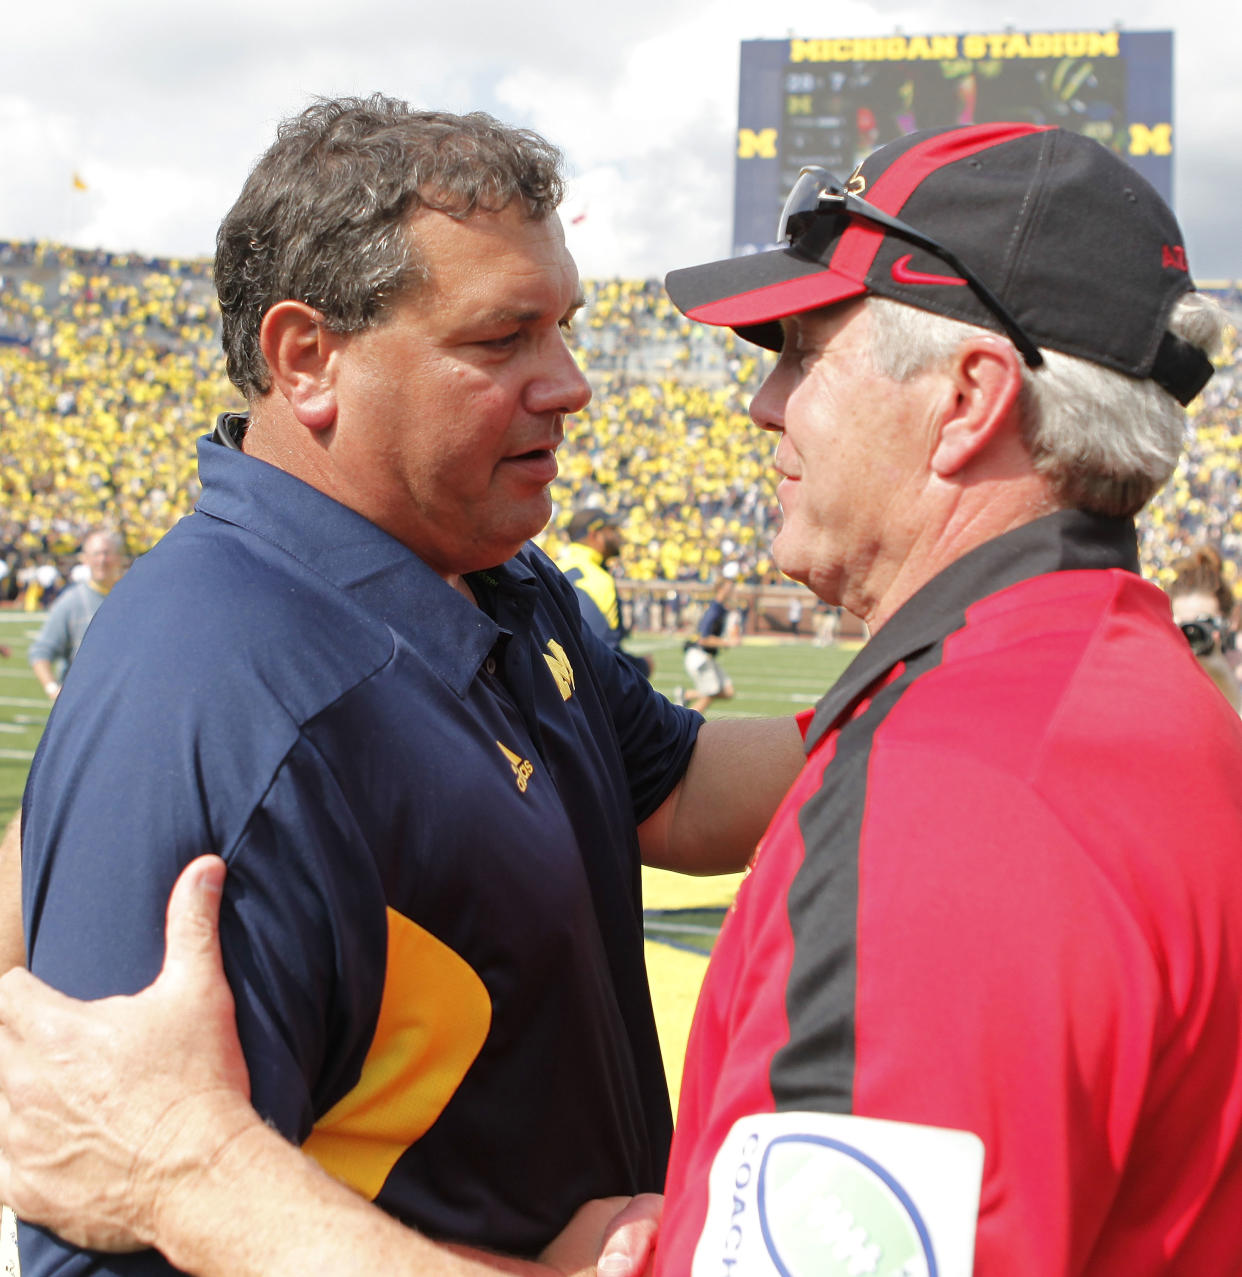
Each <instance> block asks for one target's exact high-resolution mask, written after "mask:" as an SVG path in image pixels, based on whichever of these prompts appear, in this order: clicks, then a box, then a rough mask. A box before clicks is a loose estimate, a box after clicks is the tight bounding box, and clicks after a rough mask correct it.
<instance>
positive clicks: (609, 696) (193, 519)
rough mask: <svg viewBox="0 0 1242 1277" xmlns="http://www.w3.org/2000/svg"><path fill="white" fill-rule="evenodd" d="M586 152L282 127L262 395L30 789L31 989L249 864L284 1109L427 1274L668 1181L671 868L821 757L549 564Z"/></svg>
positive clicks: (244, 368) (742, 840)
mask: <svg viewBox="0 0 1242 1277" xmlns="http://www.w3.org/2000/svg"><path fill="white" fill-rule="evenodd" d="M559 164H560V157H559V154H558V153H557V152H556V151H555V149H554V148H552V147H551V146H550V145H549V144H548V143H546V142H545V141H544V140H543V139H542V138H540V137H538V136H537V135H534V134H531V133H528V132H525V131H522V130H515V129H511V128H508V127H506V126H503V125H501V124H499V123H498V122H496V121H495V120H493V119H491V117H488V116H485V115H482V114H474V115H469V116H455V115H449V114H445V113H440V112H430V111H414V110H411V109H410V108H409V107H408V106H406V105H405V104H404V103H400V102H396V101H394V100H392V99H386V98H380V97H375V98H371V99H367V100H357V99H344V100H338V101H332V100H322V101H318V102H316V103H315V104H313V105H312V106H311V107H309V108H308V109H307V110H306V111H305V112H303V113H302V114H301V115H299V116H297V117H295V118H293V119H291V120H288V121H286V122H285V123H284V124H283V125H282V126H281V128H280V131H279V134H278V137H277V140H276V142H275V143H274V145H273V146H272V147H271V148H270V149H269V151H268V152H267V153H266V154H265V155H264V156H263V157H262V158H261V159H260V161H259V163H258V164H257V165H256V167H255V169H254V170H253V172H252V173H251V175H250V177H249V179H248V180H247V182H246V185H245V187H244V189H243V191H242V194H241V196H240V198H239V199H238V201H237V203H236V204H235V205H234V207H233V209H232V210H231V211H230V212H229V214H228V215H227V216H226V218H225V220H224V223H223V225H222V226H221V229H220V233H219V237H218V251H217V257H216V271H215V275H216V282H217V288H218V291H219V297H220V306H221V313H222V317H223V342H224V347H225V352H226V356H227V361H228V370H229V375H230V377H231V379H232V380H233V382H234V384H235V385H236V386H237V388H238V390H239V391H240V392H241V393H242V394H243V395H244V396H245V398H246V401H247V406H248V411H247V412H245V413H226V414H225V415H224V416H222V417H221V418H220V420H219V421H218V422H217V424H216V427H215V429H214V430H213V431H212V432H211V433H210V434H208V435H206V436H205V437H204V438H203V439H202V440H201V441H200V442H199V446H198V456H199V476H200V479H201V483H202V496H201V498H200V500H199V502H198V505H197V507H196V510H195V512H194V513H193V514H192V515H191V516H190V517H188V518H186V519H184V520H183V521H182V522H181V523H179V524H178V525H177V526H176V527H175V528H174V529H173V530H172V531H171V532H170V533H169V534H168V535H167V536H166V537H165V538H164V539H163V540H162V541H161V542H160V544H159V545H158V546H156V547H155V549H154V550H152V551H151V552H150V553H148V554H147V555H145V556H144V557H143V558H142V560H140V562H139V563H138V564H137V565H136V566H135V567H134V568H133V569H131V571H130V572H129V573H128V574H127V575H126V577H125V578H124V579H123V580H122V581H121V582H120V584H119V585H118V586H117V587H116V589H115V590H114V591H113V594H112V596H111V598H110V600H109V606H108V607H107V608H104V609H102V610H101V611H100V613H99V615H98V616H97V617H96V619H95V621H94V622H93V624H92V626H91V629H90V632H89V633H88V635H87V637H86V640H85V641H84V642H83V644H82V647H81V650H80V652H79V655H78V657H77V660H76V662H75V668H74V677H73V678H71V679H70V680H69V681H68V683H67V684H66V685H65V687H64V689H63V691H62V693H61V695H60V696H59V698H58V699H57V702H56V704H55V706H54V707H53V710H52V714H51V716H50V719H49V722H48V727H47V731H46V733H45V735H44V736H43V739H42V742H41V744H40V747H39V750H38V753H37V756H36V758H35V761H34V764H33V766H32V768H31V774H30V780H29V784H28V788H27V791H26V796H25V801H24V808H23V849H22V854H23V864H22V878H23V882H22V891H23V913H24V922H25V930H26V937H27V943H28V950H29V963H30V969H31V971H33V972H34V973H35V975H37V976H38V977H40V978H41V979H42V980H44V981H46V982H47V983H48V984H50V985H51V986H53V987H54V988H56V989H58V990H61V991H63V992H64V993H67V994H70V995H73V996H75V997H79V998H89V999H101V998H107V997H109V995H115V994H126V993H133V992H135V991H136V990H139V989H142V988H143V987H144V986H146V985H147V984H149V983H150V981H151V980H152V978H153V977H154V976H155V975H156V973H157V972H158V970H159V969H160V963H161V959H162V955H163V946H162V944H161V941H160V937H161V932H162V920H163V917H164V909H165V902H166V899H167V897H168V893H169V890H170V888H171V887H172V885H173V882H174V881H175V880H176V879H177V877H178V875H179V874H180V873H181V871H182V870H183V869H184V868H185V866H186V865H187V864H189V863H190V862H191V861H193V860H194V859H195V858H196V857H197V856H198V855H199V854H200V853H201V852H204V851H207V852H213V853H215V854H216V855H218V856H219V857H221V858H222V859H223V860H224V861H225V863H226V864H227V868H228V879H227V883H226V885H225V887H224V895H223V903H222V910H221V941H222V946H223V954H224V966H225V970H226V972H227V975H228V979H229V983H230V985H231V988H232V994H233V997H234V999H235V1001H236V1011H237V1021H238V1028H239V1032H240V1041H241V1046H242V1048H243V1050H244V1067H245V1068H246V1070H247V1071H248V1075H249V1088H250V1095H251V1098H252V1100H253V1102H254V1106H255V1108H256V1110H257V1113H258V1114H259V1116H260V1117H261V1119H262V1120H263V1122H264V1123H266V1124H267V1125H268V1126H269V1127H270V1128H271V1129H272V1130H273V1131H275V1132H279V1133H280V1135H282V1136H283V1137H284V1138H285V1139H286V1140H288V1141H291V1142H292V1143H293V1144H296V1145H298V1146H300V1148H301V1149H302V1153H301V1154H299V1156H302V1155H305V1156H306V1157H307V1158H309V1159H311V1160H312V1161H313V1162H314V1163H315V1164H316V1165H317V1166H318V1167H321V1168H323V1169H324V1170H326V1171H327V1172H329V1174H330V1175H331V1176H332V1177H333V1179H335V1180H336V1181H339V1182H341V1183H343V1184H345V1185H348V1186H349V1187H350V1188H351V1189H352V1190H353V1191H354V1192H355V1193H356V1194H357V1195H358V1199H359V1200H362V1201H364V1202H372V1203H374V1204H375V1205H377V1206H379V1207H381V1208H382V1209H383V1211H385V1212H387V1214H389V1215H390V1216H391V1217H393V1218H394V1219H396V1220H399V1221H401V1222H402V1223H403V1224H405V1225H408V1226H410V1227H411V1228H413V1229H415V1230H417V1235H414V1234H411V1236H412V1237H413V1242H412V1245H413V1246H414V1251H413V1253H414V1254H415V1256H421V1257H422V1259H421V1261H420V1262H422V1261H425V1263H426V1266H427V1267H426V1271H429V1272H431V1271H445V1272H451V1271H454V1270H453V1268H452V1263H453V1262H455V1256H456V1254H457V1252H455V1251H454V1252H449V1251H447V1250H446V1249H445V1247H446V1246H448V1245H450V1244H452V1245H456V1246H459V1247H460V1246H465V1247H467V1248H470V1250H471V1252H472V1253H474V1254H475V1255H482V1254H492V1253H494V1252H504V1253H507V1254H509V1255H512V1256H516V1257H517V1259H515V1260H513V1261H507V1262H512V1263H519V1262H520V1263H530V1262H534V1261H535V1260H536V1259H537V1257H539V1256H540V1255H543V1254H546V1253H548V1248H549V1247H554V1246H555V1245H556V1244H557V1238H558V1236H559V1235H560V1234H561V1232H562V1230H563V1229H565V1228H566V1226H567V1225H568V1224H569V1223H570V1221H571V1220H573V1219H574V1218H575V1215H576V1212H577V1209H578V1207H579V1206H580V1205H581V1204H582V1203H583V1202H584V1201H585V1200H587V1199H595V1200H607V1201H609V1203H610V1205H609V1209H611V1202H613V1201H617V1200H619V1201H625V1200H628V1199H630V1198H631V1197H632V1196H634V1195H635V1194H644V1193H649V1192H654V1191H657V1190H658V1189H659V1188H660V1186H661V1184H662V1181H663V1176H664V1169H665V1162H666V1157H667V1151H668V1144H669V1139H670V1134H671V1115H670V1112H669V1105H668V1098H667V1090H666V1085H665V1081H664V1072H663V1067H662V1063H661V1059H660V1053H659V1044H658V1041H657V1038H656V1032H655V1024H654V1017H653V1014H652V1010H651V1003H650V996H649V992H648V989H647V982H646V973H645V967H644V960H643V937H642V925H641V917H642V912H641V897H640V877H639V869H640V861H642V862H646V863H648V864H653V865H658V866H662V867H665V868H678V869H684V870H689V871H693V872H699V873H704V872H720V871H723V870H727V869H739V868H741V867H742V866H743V865H744V864H745V862H746V860H747V859H748V858H749V856H750V854H751V851H752V849H753V847H754V845H755V843H756V841H757V839H758V836H759V834H760V832H761V831H762V829H763V826H764V824H765V823H766V820H767V818H768V816H769V815H770V814H771V812H772V810H773V809H774V808H775V805H776V802H777V800H778V799H779V796H780V794H781V792H782V791H783V789H784V787H785V785H786V784H787V783H788V781H789V779H790V778H791V777H792V775H793V774H794V773H795V772H796V768H797V765H798V761H799V757H800V749H799V740H798V733H797V729H796V727H795V725H794V723H793V721H792V720H788V721H785V722H774V723H768V724H756V723H753V722H751V723H735V724H715V723H714V724H710V725H705V724H703V722H702V720H701V718H700V717H699V716H698V715H695V714H692V713H690V712H688V711H686V710H684V709H682V708H680V707H677V706H674V705H672V704H671V703H670V702H669V701H668V700H666V699H665V698H664V697H662V696H661V695H660V694H659V693H658V692H656V691H655V690H654V689H653V688H652V687H651V685H650V683H649V682H648V681H647V680H646V679H645V678H643V677H642V676H641V674H640V673H639V672H638V671H637V670H635V669H634V668H633V666H632V665H630V664H629V663H628V662H626V661H624V660H622V659H620V658H619V657H618V656H617V654H616V653H615V652H614V651H613V650H612V649H611V648H609V647H608V646H607V645H606V644H605V643H603V642H601V641H600V640H599V639H598V638H597V637H596V636H595V634H594V633H593V632H592V631H591V629H590V628H589V626H587V625H584V623H583V621H582V617H581V612H580V609H579V606H578V603H577V600H576V598H575V595H574V591H573V589H572V587H571V586H570V585H569V584H568V583H567V582H566V581H565V579H564V578H563V576H562V575H561V574H560V573H559V572H558V571H557V570H556V568H555V567H554V565H553V564H552V563H551V562H550V561H549V560H548V559H547V558H546V556H544V555H543V554H542V553H541V552H540V551H539V550H538V549H537V548H535V547H534V546H533V545H532V544H530V538H531V537H533V536H534V535H536V534H537V533H538V532H539V531H540V530H541V529H542V528H543V527H544V525H545V524H546V523H547V521H548V519H549V517H550V513H551V500H550V497H549V491H548V489H549V485H550V484H551V482H552V480H553V479H554V478H555V477H556V474H557V460H556V453H557V449H558V448H559V446H560V444H561V442H562V440H563V438H564V422H565V417H566V415H568V414H570V413H573V412H577V411H579V410H581V409H582V408H583V407H584V406H585V405H586V403H587V401H588V399H589V398H590V388H589V386H588V384H587V381H586V379H585V377H584V376H583V374H582V372H581V371H580V370H579V368H578V366H577V364H576V362H575V361H574V358H573V356H572V354H571V352H570V350H569V348H568V346H567V344H566V331H567V329H568V328H569V326H570V325H571V324H572V322H573V318H574V316H575V314H576V312H577V311H578V309H579V308H580V307H581V305H582V292H581V287H580V285H579V281H578V275H577V270H576V268H575V266H574V263H573V260H572V258H571V257H570V256H569V254H568V252H567V250H566V248H565V242H564V236H563V233H562V230H561V226H560V222H559V220H558V218H557V216H556V212H555V209H556V205H557V203H558V201H559V199H560V196H561V191H562V182H561V177H560V167H559ZM199 1013H200V1010H199V1008H198V1007H197V1006H194V1005H192V1004H187V1006H186V1015H187V1016H188V1017H193V1016H197V1015H198V1014H199ZM138 1107H139V1109H141V1106H140V1105H139V1106H138ZM220 1133H222V1132H221V1131H217V1132H216V1134H220ZM316 1182H318V1181H316ZM278 1188H279V1185H277V1184H274V1183H273V1184H269V1183H268V1182H267V1181H266V1180H264V1181H263V1182H262V1185H261V1191H256V1190H255V1189H254V1188H253V1187H252V1188H251V1189H250V1190H248V1200H249V1203H250V1205H256V1204H257V1203H258V1202H259V1199H260V1197H261V1196H262V1195H263V1193H265V1192H267V1191H269V1190H270V1191H272V1192H276V1191H277V1190H278ZM14 1204H15V1205H18V1206H20V1205H21V1204H22V1203H21V1202H20V1201H18V1202H15V1203H14ZM186 1209H194V1207H193V1206H192V1204H190V1203H186ZM281 1209H282V1208H281V1207H280V1206H279V1205H278V1204H272V1209H271V1212H269V1214H270V1215H271V1217H272V1218H279V1216H280V1211H281ZM42 1222H47V1223H53V1224H56V1223H59V1222H60V1221H59V1220H46V1219H45V1220H43V1221H42ZM215 1224H216V1225H218V1220H216V1221H215ZM62 1231H64V1230H62ZM68 1231H69V1235H70V1242H65V1241H60V1240H57V1239H56V1238H54V1237H53V1236H52V1235H51V1234H50V1233H48V1232H45V1231H43V1230H41V1229H36V1228H32V1227H25V1226H24V1227H23V1228H22V1229H21V1237H20V1246H21V1263H22V1269H23V1272H24V1273H25V1274H26V1277H39V1275H42V1274H52V1273H69V1272H77V1271H81V1270H82V1268H83V1266H84V1265H88V1264H89V1266H90V1269H91V1271H92V1272H95V1273H116V1274H135V1273H144V1274H145V1273H153V1272H168V1271H171V1269H170V1267H169V1264H168V1262H167V1259H166V1258H161V1256H160V1255H158V1254H156V1253H154V1252H151V1251H146V1252H137V1253H134V1254H128V1255H126V1254H121V1255H114V1256H110V1257H107V1258H104V1257H101V1256H96V1255H89V1256H88V1255H86V1254H85V1253H84V1252H83V1251H82V1250H81V1249H80V1248H79V1247H77V1246H74V1245H73V1244H71V1243H72V1240H73V1232H72V1228H70V1229H69V1230H68ZM213 1231H214V1228H213ZM264 1238H265V1234H264V1232H263V1230H262V1229H258V1230H255V1231H254V1232H253V1234H248V1235H246V1236H244V1237H242V1238H241V1239H240V1243H239V1244H241V1245H242V1246H243V1247H250V1248H251V1251H250V1254H249V1255H248V1262H249V1261H252V1262H253V1267H252V1269H251V1270H252V1271H262V1272H270V1271H274V1269H273V1268H272V1267H271V1266H270V1265H269V1264H268V1263H267V1261H266V1258H265V1252H264V1250H263V1246H264ZM441 1243H442V1244H441ZM169 1258H171V1259H172V1260H173V1262H175V1263H176V1264H178V1266H180V1267H187V1266H188V1264H189V1263H190V1262H191V1261H192V1260H193V1257H192V1256H183V1255H180V1254H178V1255H175V1256H172V1257H169ZM436 1264H439V1265H441V1266H442V1267H441V1268H436V1267H434V1265H436ZM443 1265H449V1266H448V1267H443ZM243 1267H244V1265H243ZM241 1270H242V1268H241V1267H239V1269H238V1271H241ZM510 1271H513V1269H510Z"/></svg>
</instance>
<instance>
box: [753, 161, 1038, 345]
mask: <svg viewBox="0 0 1242 1277" xmlns="http://www.w3.org/2000/svg"><path fill="white" fill-rule="evenodd" d="M825 214H827V215H830V216H833V215H835V216H838V217H857V218H860V219H861V220H863V221H865V222H871V223H873V224H874V225H876V226H881V227H883V228H884V229H885V230H886V231H891V232H892V233H893V234H894V235H898V236H900V237H901V238H902V239H904V240H907V241H909V242H910V243H911V244H914V245H916V246H917V247H918V248H922V249H925V250H926V251H927V252H929V253H932V254H933V255H934V256H936V257H938V258H940V260H941V261H942V262H945V263H946V264H947V265H949V266H951V267H952V268H953V269H954V270H955V271H956V272H957V273H958V274H959V275H960V276H961V277H962V279H963V280H964V281H965V282H966V283H967V284H968V285H969V287H970V290H971V292H973V293H974V295H975V296H976V297H977V298H978V299H979V300H980V301H981V302H982V303H983V304H984V306H986V307H987V308H988V310H990V311H991V312H992V314H993V315H995V316H996V319H997V321H998V322H999V323H1000V326H1001V327H1002V328H1003V329H1004V330H1005V332H1006V333H1007V334H1008V336H1009V339H1010V341H1012V342H1013V344H1014V345H1015V346H1016V347H1017V348H1018V350H1019V351H1020V352H1021V355H1022V358H1023V359H1024V360H1025V361H1026V366H1027V367H1028V368H1038V367H1039V366H1040V365H1041V364H1042V363H1043V362H1044V357H1043V355H1041V354H1040V353H1039V347H1038V346H1036V345H1035V343H1034V342H1033V341H1032V340H1031V339H1030V337H1028V336H1027V334H1026V332H1025V330H1024V329H1023V328H1022V325H1021V324H1019V323H1018V321H1017V320H1016V319H1014V317H1013V316H1012V315H1011V314H1010V313H1009V311H1008V310H1007V309H1006V308H1005V306H1004V305H1003V304H1002V302H1001V301H1000V299H999V298H998V297H997V296H996V294H995V293H993V292H992V290H991V289H990V288H989V287H988V286H987V285H986V284H985V283H984V282H983V280H981V279H980V278H979V276H978V275H976V274H975V273H974V271H972V270H971V269H970V267H969V266H967V265H966V263H965V262H963V261H962V260H961V258H960V257H958V256H957V254H956V253H954V252H952V250H950V249H947V248H945V246H944V245H943V244H941V243H940V242H939V241H937V240H934V239H932V237H931V236H930V235H924V234H923V232H922V231H920V230H916V229H915V228H914V227H913V226H910V225H909V224H908V223H906V222H903V221H901V220H900V219H899V218H896V217H893V216H891V215H890V214H889V213H886V212H884V210H883V209H881V208H876V206H875V205H874V204H871V203H868V201H867V200H865V199H862V198H861V197H860V196H857V195H852V194H850V192H849V191H847V190H846V189H845V187H844V186H842V185H841V183H840V182H839V181H838V180H837V179H836V178H835V177H833V175H832V174H831V173H829V172H828V170H827V169H825V168H819V167H817V166H810V167H807V168H804V169H803V170H802V171H801V172H800V173H799V174H798V180H797V181H796V182H795V183H794V184H793V189H792V190H791V191H790V192H789V197H788V198H787V199H786V200H785V207H784V208H783V209H782V210H781V218H780V221H779V222H778V223H777V228H776V242H777V243H778V244H781V245H784V244H786V243H788V244H790V245H791V246H792V245H794V244H796V242H797V241H798V240H799V239H800V238H801V236H803V235H804V234H805V233H806V232H807V231H808V230H809V229H810V227H811V226H812V224H814V223H815V222H817V221H818V220H819V219H820V218H821V217H823V216H824V215H825Z"/></svg>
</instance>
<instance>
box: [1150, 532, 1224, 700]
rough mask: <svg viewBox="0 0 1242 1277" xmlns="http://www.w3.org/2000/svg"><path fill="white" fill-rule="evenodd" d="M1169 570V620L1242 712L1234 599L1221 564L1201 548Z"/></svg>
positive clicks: (1208, 548)
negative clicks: (1170, 616)
mask: <svg viewBox="0 0 1242 1277" xmlns="http://www.w3.org/2000/svg"><path fill="white" fill-rule="evenodd" d="M1173 571H1174V577H1173V583H1172V584H1171V585H1170V586H1169V588H1168V590H1167V593H1168V596H1169V602H1170V603H1171V604H1172V606H1173V619H1174V621H1176V622H1177V624H1178V626H1179V627H1180V629H1181V631H1182V633H1183V634H1184V635H1185V636H1186V641H1187V642H1188V643H1189V644H1190V650H1191V651H1192V652H1194V654H1195V656H1197V657H1198V658H1199V664H1200V665H1202V666H1203V668H1204V669H1205V670H1206V671H1207V673H1208V674H1209V675H1211V678H1212V681H1213V682H1214V683H1215V684H1216V686H1217V687H1219V688H1220V690H1221V692H1222V693H1223V694H1224V696H1225V699H1226V700H1227V701H1228V702H1229V703H1230V705H1232V706H1233V707H1234V709H1236V710H1238V711H1239V712H1242V688H1240V687H1239V684H1238V676H1237V672H1236V668H1235V666H1236V655H1235V637H1236V635H1235V632H1234V627H1233V613H1234V607H1235V600H1234V596H1233V590H1232V588H1231V587H1230V586H1229V585H1228V584H1227V583H1226V582H1225V579H1224V563H1223V561H1222V560H1221V557H1220V555H1219V554H1218V553H1217V552H1216V551H1215V550H1214V549H1213V548H1212V547H1211V546H1208V545H1203V546H1199V547H1198V548H1197V549H1195V550H1192V551H1191V553H1189V554H1188V555H1186V556H1185V557H1184V558H1180V559H1178V560H1177V561H1176V562H1175V563H1174V564H1173Z"/></svg>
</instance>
